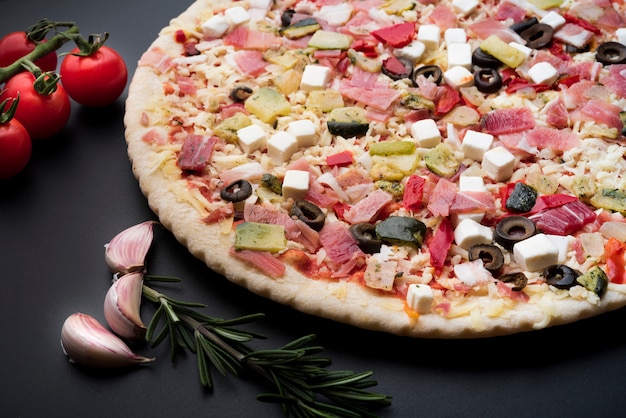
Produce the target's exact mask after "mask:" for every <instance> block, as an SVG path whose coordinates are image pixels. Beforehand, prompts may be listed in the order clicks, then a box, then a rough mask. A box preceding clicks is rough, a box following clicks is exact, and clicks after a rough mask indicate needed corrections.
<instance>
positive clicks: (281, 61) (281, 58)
mask: <svg viewBox="0 0 626 418" xmlns="http://www.w3.org/2000/svg"><path fill="white" fill-rule="evenodd" d="M263 59H264V60H265V61H267V62H269V63H271V64H276V65H280V66H281V67H283V68H285V69H290V68H293V67H294V66H295V65H296V64H297V63H298V58H297V57H296V56H295V55H294V54H293V53H292V52H291V51H286V52H283V51H280V50H278V51H277V50H275V49H268V50H267V51H265V52H264V53H263Z"/></svg>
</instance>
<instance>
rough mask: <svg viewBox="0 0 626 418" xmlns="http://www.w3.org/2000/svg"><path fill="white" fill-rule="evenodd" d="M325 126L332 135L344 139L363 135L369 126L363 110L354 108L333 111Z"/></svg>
mask: <svg viewBox="0 0 626 418" xmlns="http://www.w3.org/2000/svg"><path fill="white" fill-rule="evenodd" d="M326 125H327V126H328V131H329V132H330V133H331V134H332V135H339V136H342V137H344V138H352V137H354V136H362V135H365V134H366V133H367V131H368V129H369V126H370V125H369V122H368V121H367V117H366V116H365V110H364V109H363V108H361V107H356V106H354V107H341V108H337V109H333V110H332V111H331V112H330V115H329V116H328V120H327V121H326Z"/></svg>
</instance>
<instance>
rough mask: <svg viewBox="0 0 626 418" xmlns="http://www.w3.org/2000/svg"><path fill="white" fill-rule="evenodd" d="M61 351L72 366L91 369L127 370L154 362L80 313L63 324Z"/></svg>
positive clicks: (92, 318)
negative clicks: (123, 368)
mask: <svg viewBox="0 0 626 418" xmlns="http://www.w3.org/2000/svg"><path fill="white" fill-rule="evenodd" d="M61 347H62V348H63V352H64V353H65V355H67V356H68V357H69V359H70V361H71V362H73V363H77V364H81V365H83V366H89V367H97V368H114V367H127V366H132V365H135V364H141V363H149V362H152V361H154V358H148V357H143V356H140V355H137V354H135V353H133V352H132V351H131V349H130V348H129V347H128V346H127V345H126V344H125V343H124V342H123V341H122V340H121V339H120V338H119V337H117V336H116V335H115V334H113V333H112V332H111V331H109V330H108V329H106V328H105V327H103V326H102V324H100V322H98V321H97V320H96V319H95V318H94V317H92V316H90V315H87V314H83V313H80V312H78V313H74V314H72V315H70V316H69V317H68V318H67V319H66V320H65V322H64V323H63V327H62V329H61Z"/></svg>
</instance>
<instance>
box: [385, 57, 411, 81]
mask: <svg viewBox="0 0 626 418" xmlns="http://www.w3.org/2000/svg"><path fill="white" fill-rule="evenodd" d="M400 64H402V65H400ZM402 67H404V68H402ZM381 72H382V73H383V74H385V75H386V76H387V77H389V78H391V79H392V80H394V81H398V80H402V79H403V78H411V74H412V73H413V63H412V62H411V61H409V60H407V59H405V58H398V57H393V56H392V57H389V58H387V59H386V60H384V61H383V65H382V68H381Z"/></svg>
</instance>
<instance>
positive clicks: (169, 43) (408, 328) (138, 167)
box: [124, 0, 626, 338]
mask: <svg viewBox="0 0 626 418" xmlns="http://www.w3.org/2000/svg"><path fill="white" fill-rule="evenodd" d="M209 4H210V2H209V1H205V0H199V1H197V2H195V3H193V4H192V5H191V6H190V7H189V8H188V9H187V10H186V11H185V12H183V13H182V14H181V15H180V16H179V17H177V18H175V19H173V20H172V21H171V23H170V26H169V27H167V28H165V29H164V30H163V31H162V32H161V34H160V35H159V37H158V38H157V39H156V40H155V41H154V43H153V44H152V45H151V47H155V46H158V47H160V48H162V49H164V50H165V51H168V50H172V48H176V47H177V45H176V44H175V41H174V40H173V36H172V34H173V32H174V31H175V30H176V28H177V27H179V25H180V24H182V23H186V24H193V23H194V22H195V23H197V21H198V18H199V17H200V16H203V15H206V11H207V10H208V7H209V6H208V5H209ZM178 47H179V46H178ZM164 103H165V98H164V94H163V89H162V85H161V81H160V80H159V78H158V75H157V74H156V72H155V71H154V70H153V69H152V68H151V67H149V66H141V65H140V66H138V68H137V70H136V72H135V74H134V76H133V78H132V81H131V83H130V87H129V94H128V99H127V102H126V115H125V119H124V122H125V129H126V141H127V144H128V156H129V158H130V161H131V163H132V169H133V173H134V175H135V176H136V178H137V180H138V181H139V186H140V188H141V190H142V192H143V194H144V195H145V196H146V198H147V200H148V204H149V206H150V208H151V209H152V210H153V211H154V213H155V214H156V215H157V216H158V218H159V220H160V222H161V223H162V224H163V226H164V227H165V228H167V229H168V230H170V231H171V232H172V233H173V235H174V236H175V237H176V239H177V240H178V241H179V242H180V243H181V244H182V245H184V246H185V247H187V248H188V249H189V251H190V252H191V253H192V254H193V255H194V256H195V257H197V258H199V259H200V260H202V261H204V262H205V263H206V265H207V266H208V267H209V269H210V270H212V271H207V280H219V279H221V278H220V277H218V276H217V275H216V274H214V272H215V273H218V274H219V275H222V276H224V277H226V278H227V279H228V280H230V281H232V282H234V283H236V284H238V285H240V286H243V287H245V288H247V289H249V290H250V291H252V292H254V293H256V294H258V295H260V296H262V297H265V298H269V299H271V300H273V301H275V302H278V303H281V304H284V305H288V306H291V307H293V308H294V309H297V310H299V311H302V312H305V313H307V314H311V315H315V316H319V317H323V318H328V319H331V320H334V321H338V322H343V323H347V324H351V325H354V326H357V327H361V328H364V329H369V330H374V331H381V332H386V333H392V334H397V335H402V336H410V337H421V338H482V337H493V336H499V335H507V334H513V333H518V332H524V331H532V330H536V329H541V328H545V327H548V326H554V325H560V324H566V323H571V322H574V321H578V320H582V319H584V318H588V317H591V316H595V315H599V314H601V313H603V312H607V311H610V310H614V309H617V308H620V307H622V306H624V305H626V286H624V285H615V284H609V288H608V290H607V292H606V293H605V294H604V295H603V296H602V298H601V301H600V303H599V304H597V305H595V304H592V303H589V302H587V301H583V300H574V299H572V298H561V299H559V298H551V299H550V300H549V301H546V304H545V305H544V306H543V307H542V306H538V304H529V303H526V304H524V303H517V304H516V306H515V308H514V309H511V310H507V311H506V312H505V313H502V314H500V315H494V316H489V315H488V314H485V313H480V312H488V309H487V310H485V305H481V308H480V309H478V310H476V312H477V313H476V314H475V315H471V314H470V315H464V316H459V317H454V318H447V317H444V316H442V315H439V314H437V313H430V314H424V315H420V316H419V317H417V316H416V315H409V314H407V312H406V311H405V302H404V301H403V300H402V299H400V298H394V297H388V296H386V297H381V296H380V294H379V293H378V291H375V290H371V289H368V288H366V287H364V286H363V285H360V284H358V283H354V282H349V281H342V280H337V281H332V280H324V279H320V280H316V279H311V278H308V277H306V276H304V275H302V274H301V273H299V272H298V271H297V270H295V269H294V268H293V267H291V266H289V265H287V270H286V272H285V275H284V277H281V278H279V279H272V278H269V277H267V276H265V275H264V274H263V273H262V272H261V271H260V270H258V269H256V268H255V267H253V266H252V265H250V264H249V263H247V262H245V261H242V260H239V259H236V258H233V257H232V256H229V255H228V254H229V249H230V248H231V247H232V245H233V238H232V236H231V235H229V234H223V233H222V232H221V230H220V226H219V225H218V224H206V223H204V222H203V221H202V220H201V219H200V217H199V216H198V212H197V210H196V209H195V208H194V207H193V206H192V205H191V204H189V203H188V202H184V201H181V200H179V199H178V198H177V195H176V193H175V192H174V191H173V190H175V189H176V188H185V187H186V184H185V182H184V180H181V179H178V180H174V181H172V180H171V179H169V178H167V177H166V176H165V175H164V174H163V172H162V171H161V170H159V169H158V168H157V167H155V162H154V150H153V147H152V145H151V144H149V143H148V142H146V141H144V140H143V139H142V136H143V135H144V134H145V133H146V132H148V130H149V129H151V128H150V127H149V126H146V125H145V124H143V123H142V115H143V113H144V111H145V109H146V108H155V107H159V106H163V105H164ZM165 110H166V109H165ZM477 303H488V297H482V298H481V301H480V302H479V301H477Z"/></svg>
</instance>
